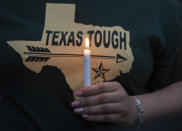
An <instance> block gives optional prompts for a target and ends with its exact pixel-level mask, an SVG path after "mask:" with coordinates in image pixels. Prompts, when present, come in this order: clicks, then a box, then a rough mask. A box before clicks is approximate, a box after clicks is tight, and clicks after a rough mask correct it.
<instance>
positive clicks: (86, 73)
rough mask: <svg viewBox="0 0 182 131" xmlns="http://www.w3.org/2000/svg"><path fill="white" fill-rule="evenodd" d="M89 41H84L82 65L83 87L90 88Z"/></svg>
mask: <svg viewBox="0 0 182 131" xmlns="http://www.w3.org/2000/svg"><path fill="white" fill-rule="evenodd" d="M89 45H90V44H89V39H88V38H86V39H85V47H86V49H84V63H83V72H84V86H85V87H86V86H90V50H89Z"/></svg>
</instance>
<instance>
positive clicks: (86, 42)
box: [85, 38, 90, 48]
mask: <svg viewBox="0 0 182 131" xmlns="http://www.w3.org/2000/svg"><path fill="white" fill-rule="evenodd" d="M89 45H90V43H89V39H88V38H86V39H85V47H86V48H89Z"/></svg>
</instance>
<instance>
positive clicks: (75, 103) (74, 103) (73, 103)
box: [71, 101, 80, 107]
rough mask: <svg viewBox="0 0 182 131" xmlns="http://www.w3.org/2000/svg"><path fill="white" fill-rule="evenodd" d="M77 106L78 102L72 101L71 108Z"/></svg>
mask: <svg viewBox="0 0 182 131" xmlns="http://www.w3.org/2000/svg"><path fill="white" fill-rule="evenodd" d="M79 105H80V102H79V101H74V102H72V103H71V106H72V107H76V106H79Z"/></svg>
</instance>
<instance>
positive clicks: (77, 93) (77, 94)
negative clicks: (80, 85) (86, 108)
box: [74, 91, 82, 96]
mask: <svg viewBox="0 0 182 131" xmlns="http://www.w3.org/2000/svg"><path fill="white" fill-rule="evenodd" d="M74 95H75V96H81V95H82V92H81V91H77V92H75V94H74Z"/></svg>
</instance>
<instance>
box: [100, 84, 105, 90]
mask: <svg viewBox="0 0 182 131" xmlns="http://www.w3.org/2000/svg"><path fill="white" fill-rule="evenodd" d="M104 91H105V85H104V84H103V83H100V84H99V92H104Z"/></svg>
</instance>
